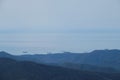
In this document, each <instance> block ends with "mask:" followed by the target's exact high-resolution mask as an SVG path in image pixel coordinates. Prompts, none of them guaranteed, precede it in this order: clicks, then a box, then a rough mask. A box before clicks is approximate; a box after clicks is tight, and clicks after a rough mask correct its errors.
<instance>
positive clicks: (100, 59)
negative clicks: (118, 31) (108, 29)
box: [0, 49, 120, 72]
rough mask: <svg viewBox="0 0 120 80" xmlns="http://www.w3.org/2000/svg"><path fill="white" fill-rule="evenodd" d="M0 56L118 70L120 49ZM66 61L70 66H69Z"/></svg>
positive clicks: (73, 66)
mask: <svg viewBox="0 0 120 80" xmlns="http://www.w3.org/2000/svg"><path fill="white" fill-rule="evenodd" d="M1 53H2V54H1ZM3 54H4V56H3ZM1 55H2V56H1ZM5 55H6V56H5ZM0 57H7V58H8V57H9V58H12V59H15V60H20V61H33V62H37V63H42V64H48V65H56V66H62V67H68V68H74V69H75V68H76V69H81V68H82V66H84V68H82V69H83V70H90V69H91V70H92V68H95V69H93V70H94V71H108V72H109V71H110V72H114V71H115V72H116V71H120V50H117V49H113V50H107V49H106V50H94V51H92V52H90V53H70V52H64V53H56V54H37V55H21V56H13V55H9V54H7V53H6V52H0ZM67 63H69V65H72V66H70V67H69V65H68V64H67ZM83 64H84V65H83Z"/></svg>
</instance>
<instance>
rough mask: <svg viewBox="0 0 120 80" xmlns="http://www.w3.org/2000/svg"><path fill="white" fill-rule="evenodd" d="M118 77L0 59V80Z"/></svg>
mask: <svg viewBox="0 0 120 80" xmlns="http://www.w3.org/2000/svg"><path fill="white" fill-rule="evenodd" d="M119 75H120V74H119V73H116V74H106V73H97V72H96V73H95V72H88V71H80V70H73V69H67V68H61V67H54V66H48V65H43V64H38V63H34V62H30V61H15V60H12V59H8V58H0V80H120V76H119Z"/></svg>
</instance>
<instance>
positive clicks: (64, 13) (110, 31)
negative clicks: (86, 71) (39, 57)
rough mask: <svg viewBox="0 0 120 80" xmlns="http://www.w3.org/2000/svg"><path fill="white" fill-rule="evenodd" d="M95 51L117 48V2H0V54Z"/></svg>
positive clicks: (119, 28)
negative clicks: (2, 52) (3, 52)
mask: <svg viewBox="0 0 120 80" xmlns="http://www.w3.org/2000/svg"><path fill="white" fill-rule="evenodd" d="M95 49H120V0H0V51H7V52H10V53H12V54H16V55H19V54H25V53H23V51H27V52H28V53H29V54H44V53H50V52H53V53H54V52H64V51H70V52H89V51H92V50H95ZM26 54H27V53H26Z"/></svg>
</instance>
